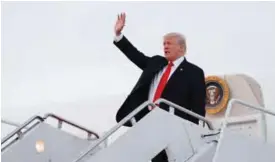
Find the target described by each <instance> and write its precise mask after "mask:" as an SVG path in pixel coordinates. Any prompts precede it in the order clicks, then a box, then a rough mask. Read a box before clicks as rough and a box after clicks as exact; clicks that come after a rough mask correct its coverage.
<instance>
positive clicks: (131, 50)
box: [114, 36, 206, 126]
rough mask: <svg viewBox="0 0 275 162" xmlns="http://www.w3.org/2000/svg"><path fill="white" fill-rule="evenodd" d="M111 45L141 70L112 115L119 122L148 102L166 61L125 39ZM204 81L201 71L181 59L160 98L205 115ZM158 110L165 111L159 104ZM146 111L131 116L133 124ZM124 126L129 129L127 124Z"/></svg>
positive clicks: (163, 106) (178, 113) (184, 114)
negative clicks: (156, 77)
mask: <svg viewBox="0 0 275 162" xmlns="http://www.w3.org/2000/svg"><path fill="white" fill-rule="evenodd" d="M114 44H115V45H116V46H117V47H118V48H119V49H120V50H121V51H122V53H124V54H125V55H126V57H127V58H128V59H130V60H131V61H132V62H133V63H134V64H135V65H137V66H138V67H139V68H140V69H141V70H142V71H143V72H142V74H141V76H140V78H139V80H138V81H137V83H136V85H135V86H134V88H133V90H132V92H131V93H130V95H129V96H128V97H127V98H126V100H125V102H124V103H123V104H122V106H121V107H120V109H119V110H118V112H117V114H116V121H117V122H119V121H120V120H122V119H123V118H124V117H125V116H127V115H128V114H129V113H131V112H132V111H133V110H134V109H135V108H137V107H138V106H139V105H140V104H142V103H143V102H145V101H147V100H148V95H149V88H150V84H151V82H152V80H153V78H154V77H155V75H156V74H157V73H158V72H159V71H160V70H162V68H164V66H166V65H167V64H168V61H167V60H166V59H165V57H162V56H158V55H156V56H153V57H148V56H145V55H144V54H143V53H142V52H140V51H139V50H138V49H136V48H135V47H134V46H133V45H132V44H131V43H130V42H129V41H128V39H127V38H126V37H125V36H123V38H122V39H121V40H120V41H119V42H114ZM204 79H205V78H204V72H203V70H202V69H201V68H199V67H198V66H196V65H194V64H192V63H190V62H188V61H187V60H186V58H185V59H184V61H183V62H182V63H181V64H180V65H179V66H178V68H177V69H176V71H175V72H174V73H173V75H172V76H171V77H170V79H169V80H168V82H167V84H166V87H165V89H164V90H163V93H162V96H161V98H164V99H167V100H169V101H171V102H173V103H175V104H178V105H180V106H182V107H185V108H187V109H189V110H192V111H193V112H195V113H197V114H199V115H202V116H205V97H206V89H205V80H204ZM160 107H161V108H162V109H164V110H167V111H168V109H169V106H168V105H166V104H161V105H160ZM148 112H149V110H148V108H145V109H144V110H143V111H141V112H140V113H138V114H137V115H136V116H135V119H136V120H137V121H138V120H140V119H141V118H142V117H144V116H145V115H146V114H147V113H148ZM175 114H176V115H177V116H179V117H182V118H184V119H186V120H189V121H191V122H193V123H196V124H198V119H196V118H194V117H192V116H190V115H188V114H186V113H183V112H181V111H179V110H177V109H175ZM160 120H161V119H160ZM125 126H131V123H130V122H127V123H126V124H125Z"/></svg>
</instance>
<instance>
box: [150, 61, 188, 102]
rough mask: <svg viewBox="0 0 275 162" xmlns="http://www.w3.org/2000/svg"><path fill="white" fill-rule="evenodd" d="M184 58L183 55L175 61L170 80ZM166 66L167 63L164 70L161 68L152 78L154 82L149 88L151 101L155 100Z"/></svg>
mask: <svg viewBox="0 0 275 162" xmlns="http://www.w3.org/2000/svg"><path fill="white" fill-rule="evenodd" d="M183 60H184V56H182V57H180V58H178V59H177V60H175V61H173V64H174V65H173V66H172V68H171V72H170V75H169V77H168V80H169V78H170V77H171V75H172V74H173V73H174V72H175V71H176V69H177V68H178V66H179V65H180V64H181V63H182V61H183ZM166 68H167V65H166V66H165V67H164V68H163V69H162V70H160V71H159V73H157V74H156V75H155V77H154V79H153V80H152V83H151V86H150V89H149V102H153V99H154V96H155V93H156V90H157V87H158V84H159V82H160V79H161V77H162V75H163V73H164V72H165V70H166Z"/></svg>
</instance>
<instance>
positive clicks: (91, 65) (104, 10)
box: [1, 2, 275, 132]
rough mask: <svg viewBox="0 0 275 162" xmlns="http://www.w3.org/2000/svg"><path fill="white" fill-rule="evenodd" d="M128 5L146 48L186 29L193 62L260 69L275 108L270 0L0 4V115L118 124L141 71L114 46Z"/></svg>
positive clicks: (211, 70) (222, 69)
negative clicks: (38, 115) (56, 116)
mask: <svg viewBox="0 0 275 162" xmlns="http://www.w3.org/2000/svg"><path fill="white" fill-rule="evenodd" d="M122 11H124V12H126V13H127V23H126V28H125V30H124V33H125V34H126V35H127V37H128V38H129V39H130V40H131V41H132V42H133V43H134V44H135V45H136V46H137V47H138V48H139V49H140V50H141V51H143V52H145V53H146V54H147V55H149V56H152V55H155V54H159V55H162V39H161V38H162V35H163V34H164V33H166V32H170V31H178V32H182V33H183V34H185V35H186V37H187V44H188V55H187V59H188V60H189V61H191V62H194V63H196V64H197V65H199V66H201V67H202V68H203V69H204V70H205V72H206V74H207V75H210V74H224V73H225V74H231V73H245V74H248V75H250V76H252V77H254V78H255V79H256V80H257V81H259V82H260V84H261V86H262V87H263V92H264V96H265V101H266V105H267V107H268V108H271V109H273V110H275V103H274V102H273V100H274V98H273V97H274V96H275V91H274V85H273V83H274V81H275V69H274V61H275V59H274V58H275V57H274V55H275V46H274V42H275V30H274V29H275V17H274V16H275V4H274V3H272V2H250V3H245V2H230V3H229V2H227V3H225V2H212V3H207V2H175V3H168V2H159V3H156V2H155V3H153V2H151V3H148V2H139V3H133V2H123V3H122V2H121V3H115V2H102V3H99V2H39V3H38V2H28V3H24V2H2V108H1V110H2V117H4V118H8V119H13V120H16V121H18V122H22V121H24V120H26V119H27V118H28V117H30V116H31V115H33V114H36V113H41V114H43V113H45V112H51V111H52V112H56V113H58V114H62V115H63V116H65V117H67V118H69V119H72V120H74V121H77V122H78V123H81V124H84V125H86V126H87V127H89V128H93V129H95V130H97V131H98V132H102V131H106V130H107V129H109V128H110V127H111V126H113V125H114V124H115V122H114V115H115V112H116V110H117V109H118V107H119V106H120V104H121V103H122V101H123V100H124V98H125V97H126V95H127V93H129V91H130V90H131V88H132V87H133V85H134V84H135V82H136V80H137V78H138V77H139V75H140V73H141V71H139V69H138V68H137V67H135V66H134V65H133V64H132V63H131V62H130V61H128V60H127V59H126V58H125V57H124V56H123V55H122V54H121V52H120V51H119V50H118V49H116V48H115V47H114V46H113V44H112V41H113V25H114V22H115V19H116V15H117V13H119V12H122ZM110 83H111V84H110ZM23 109H24V110H23ZM15 112H20V113H18V114H15ZM274 121H275V120H273V123H274ZM273 129H274V128H273ZM274 132H275V131H274Z"/></svg>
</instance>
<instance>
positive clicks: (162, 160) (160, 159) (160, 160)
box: [152, 150, 168, 162]
mask: <svg viewBox="0 0 275 162" xmlns="http://www.w3.org/2000/svg"><path fill="white" fill-rule="evenodd" d="M152 162H168V157H167V154H166V151H165V150H162V151H161V152H160V153H159V154H157V156H155V157H154V158H153V159H152Z"/></svg>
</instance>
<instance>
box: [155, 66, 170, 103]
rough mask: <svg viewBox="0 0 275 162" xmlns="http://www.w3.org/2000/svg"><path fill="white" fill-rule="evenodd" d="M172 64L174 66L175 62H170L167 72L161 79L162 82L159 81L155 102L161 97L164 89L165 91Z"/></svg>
mask: <svg viewBox="0 0 275 162" xmlns="http://www.w3.org/2000/svg"><path fill="white" fill-rule="evenodd" d="M172 66H173V63H172V62H169V64H168V66H167V68H166V70H165V72H164V73H163V75H162V77H161V79H160V82H159V85H158V87H157V90H156V93H155V96H154V99H153V102H155V101H156V100H157V99H159V98H160V97H161V94H162V91H163V89H164V87H165V85H166V83H167V81H168V78H169V75H170V72H171V68H172Z"/></svg>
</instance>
